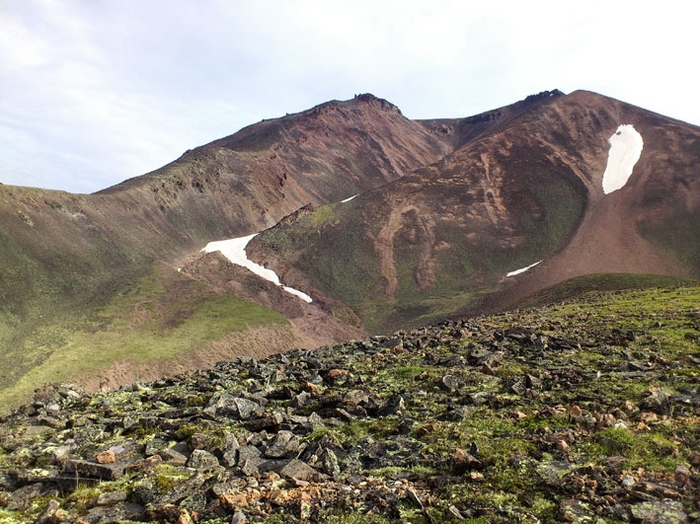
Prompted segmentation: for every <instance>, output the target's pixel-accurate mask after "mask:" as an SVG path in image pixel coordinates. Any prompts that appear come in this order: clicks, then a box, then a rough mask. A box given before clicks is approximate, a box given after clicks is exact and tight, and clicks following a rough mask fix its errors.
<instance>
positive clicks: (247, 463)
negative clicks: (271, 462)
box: [236, 446, 265, 477]
mask: <svg viewBox="0 0 700 524" xmlns="http://www.w3.org/2000/svg"><path fill="white" fill-rule="evenodd" d="M261 455H262V453H261V452H260V450H259V449H258V448H256V447H255V446H243V447H241V448H240V449H239V450H238V452H237V457H238V458H237V460H236V466H238V467H239V468H240V469H241V471H242V472H243V474H244V475H246V476H248V477H250V476H253V475H254V474H255V473H257V472H258V467H259V466H260V465H261V464H262V463H263V462H265V459H264V458H262V456H261Z"/></svg>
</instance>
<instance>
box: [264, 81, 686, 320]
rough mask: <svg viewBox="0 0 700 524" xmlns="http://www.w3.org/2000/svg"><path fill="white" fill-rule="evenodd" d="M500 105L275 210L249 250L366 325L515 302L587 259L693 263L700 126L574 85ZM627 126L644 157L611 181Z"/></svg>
mask: <svg viewBox="0 0 700 524" xmlns="http://www.w3.org/2000/svg"><path fill="white" fill-rule="evenodd" d="M504 114H505V111H504V112H496V113H494V120H491V121H490V122H491V125H490V126H489V127H488V129H487V130H486V131H485V132H483V133H480V134H478V135H476V136H471V137H468V138H466V139H457V140H456V141H455V143H456V144H457V145H456V147H455V150H454V151H452V152H451V153H449V154H447V155H445V157H444V158H442V159H441V160H440V161H438V162H435V163H433V164H431V165H429V166H426V167H423V168H420V169H417V170H415V171H413V172H412V173H410V174H408V175H406V176H404V177H401V178H400V179H397V180H395V181H393V182H389V183H387V184H385V185H384V186H382V187H381V188H377V189H373V190H369V191H366V192H364V193H362V194H361V195H359V196H358V197H357V198H355V199H353V200H351V201H348V202H341V203H334V204H330V205H327V206H322V207H320V208H318V209H314V210H312V209H310V208H309V209H306V210H304V211H303V212H300V213H297V214H296V215H294V217H293V218H290V219H288V220H285V221H282V222H280V223H279V224H278V225H276V226H275V227H273V228H271V229H269V230H267V231H265V232H263V233H262V234H261V235H259V236H258V237H256V238H255V239H254V240H253V242H252V244H251V246H250V248H251V249H250V251H251V257H252V258H253V259H255V260H264V261H265V262H266V263H267V264H268V265H269V266H270V267H271V268H273V269H274V270H275V271H276V272H277V273H278V274H279V275H280V276H281V278H282V280H284V281H285V282H288V283H289V285H292V286H296V287H298V288H300V289H305V290H307V291H308V292H310V293H311V294H312V295H313V296H328V297H332V298H333V299H336V300H340V301H342V302H343V303H345V304H348V305H350V306H351V307H352V308H353V309H354V310H355V311H356V312H357V314H358V315H359V316H360V318H361V319H362V320H363V322H364V324H365V326H366V327H367V328H368V329H369V330H370V331H373V332H386V331H391V330H394V329H399V328H402V327H405V326H407V325H413V326H416V325H419V324H420V323H425V322H427V321H434V320H437V319H439V318H444V317H445V316H458V315H466V314H478V313H482V312H484V311H494V310H499V309H502V308H504V307H512V306H516V305H517V304H518V302H519V301H520V300H522V299H524V298H526V297H527V296H529V295H531V294H532V293H535V292H536V291H538V290H540V289H543V288H545V287H548V286H551V285H553V284H556V283H558V282H561V281H564V280H567V279H570V278H574V277H578V276H582V275H587V274H597V273H640V274H659V275H674V276H685V277H691V278H698V276H700V176H699V174H700V173H699V172H698V169H697V165H698V157H699V155H700V129H698V128H697V127H694V126H690V125H687V124H684V123H682V122H678V121H674V120H670V119H668V118H665V117H662V116H660V115H656V114H654V113H650V112H648V111H645V110H642V109H639V108H636V107H633V106H630V105H628V104H624V103H622V102H619V101H616V100H612V99H609V98H606V97H603V96H600V95H597V94H593V93H588V92H583V91H579V92H575V93H572V94H570V95H568V96H561V95H560V94H558V93H544V94H543V95H540V96H539V97H536V100H534V101H532V102H531V103H530V104H524V107H522V108H521V110H520V111H518V112H517V113H516V115H515V116H510V115H509V116H508V117H506V116H500V117H499V115H504ZM460 124H462V123H461V122H459V121H456V122H455V123H452V124H447V123H445V124H444V126H445V128H444V129H445V133H447V134H450V133H454V134H458V133H459V131H460ZM424 125H426V126H427V127H429V128H430V127H431V126H434V125H435V123H434V122H425V123H424ZM621 126H622V127H621ZM623 132H625V133H627V132H630V133H636V135H633V137H637V136H641V140H642V141H643V147H642V151H641V156H639V157H638V160H637V161H636V163H635V164H634V165H633V172H632V176H631V177H630V178H629V180H628V181H627V182H626V184H624V186H623V187H622V188H621V189H618V190H617V191H611V192H608V193H606V192H605V191H604V190H603V175H604V174H605V173H606V165H607V164H608V163H609V162H611V163H613V162H614V161H615V160H616V159H615V158H613V156H612V155H611V156H610V158H611V161H609V156H608V154H609V152H610V151H611V143H610V142H609V139H610V137H618V136H619V135H621V134H622V133H623ZM621 146H622V147H623V148H624V149H626V150H628V149H629V150H631V147H632V146H630V145H628V144H627V143H622V144H621ZM617 160H618V161H619V159H617ZM614 175H615V171H614V170H612V174H611V175H610V176H611V177H612V178H614ZM535 264H536V265H535ZM531 266H532V267H531ZM528 267H531V269H529V270H528V271H523V272H522V273H520V274H518V270H520V269H524V268H528ZM511 273H515V274H511ZM509 274H511V275H509Z"/></svg>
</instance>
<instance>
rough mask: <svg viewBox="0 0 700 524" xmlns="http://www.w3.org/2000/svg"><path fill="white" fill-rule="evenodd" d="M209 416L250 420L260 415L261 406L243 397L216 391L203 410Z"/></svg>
mask: <svg viewBox="0 0 700 524" xmlns="http://www.w3.org/2000/svg"><path fill="white" fill-rule="evenodd" d="M203 412H204V413H205V414H206V415H208V416H210V417H211V418H217V417H228V418H233V419H237V420H250V419H251V418H253V417H256V416H260V415H262V407H261V406H260V405H259V404H257V403H256V402H253V401H252V400H248V399H245V398H240V397H234V396H233V395H231V394H229V393H226V392H221V391H219V392H216V393H214V395H213V396H212V398H211V399H210V400H209V405H208V406H207V407H206V408H204V411H203Z"/></svg>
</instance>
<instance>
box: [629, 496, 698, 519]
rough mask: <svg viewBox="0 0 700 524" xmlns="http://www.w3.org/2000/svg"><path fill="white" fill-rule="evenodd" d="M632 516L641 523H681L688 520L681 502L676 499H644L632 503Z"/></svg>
mask: <svg viewBox="0 0 700 524" xmlns="http://www.w3.org/2000/svg"><path fill="white" fill-rule="evenodd" d="M630 511H631V513H632V518H633V519H634V520H635V521H636V522H641V523H642V524H681V523H683V522H688V515H687V514H686V513H685V511H684V510H683V503H682V502H679V501H676V500H663V501H645V502H639V503H637V504H633V505H632V507H631V508H630Z"/></svg>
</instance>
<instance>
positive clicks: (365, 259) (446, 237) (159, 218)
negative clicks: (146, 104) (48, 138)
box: [0, 91, 700, 406]
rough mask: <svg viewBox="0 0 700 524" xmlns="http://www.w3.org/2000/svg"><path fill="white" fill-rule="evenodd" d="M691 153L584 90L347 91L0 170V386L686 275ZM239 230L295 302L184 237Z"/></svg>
mask: <svg viewBox="0 0 700 524" xmlns="http://www.w3.org/2000/svg"><path fill="white" fill-rule="evenodd" d="M621 126H622V127H621ZM634 132H636V133H637V134H638V135H639V136H641V141H642V142H643V146H642V150H641V155H640V156H639V157H638V159H636V160H635V161H634V162H633V172H632V176H631V177H630V178H629V180H628V181H626V183H623V184H622V186H621V188H620V189H617V190H616V191H612V192H608V193H605V192H604V191H603V189H602V188H603V180H602V178H603V174H604V173H605V172H606V166H607V165H608V164H610V165H611V166H613V168H611V171H610V173H611V174H610V175H609V181H608V183H611V182H610V181H613V182H614V183H618V184H619V177H620V175H619V173H618V171H620V169H622V168H623V167H624V164H625V162H629V160H630V155H631V156H634V155H633V153H634V151H632V152H631V153H628V154H622V157H621V158H617V157H615V156H614V155H611V156H610V159H611V160H609V159H608V154H609V152H610V151H611V143H612V142H614V141H615V140H612V141H610V140H609V139H611V137H616V136H618V137H619V138H618V139H617V141H618V142H620V144H621V145H622V147H623V149H624V148H627V149H630V150H634V148H635V147H636V146H635V143H636V142H635V140H638V139H636V138H635V137H636V136H637V135H635V134H634ZM617 133H619V135H618V134H617ZM617 149H618V150H619V148H617ZM698 156H700V129H698V128H697V127H695V126H691V125H688V124H685V123H683V122H679V121H676V120H672V119H669V118H666V117H663V116H661V115H657V114H654V113H651V112H648V111H646V110H643V109H640V108H636V107H633V106H630V105H628V104H624V103H623V102H620V101H616V100H612V99H610V98H606V97H603V96H600V95H597V94H594V93H588V92H583V91H579V92H575V93H572V94H570V95H564V94H563V93H561V92H559V91H551V92H543V93H540V94H538V95H533V96H530V97H527V98H526V99H524V100H522V101H520V102H517V103H515V104H513V105H510V106H507V107H503V108H500V109H495V110H493V111H489V112H486V113H483V114H480V115H475V116H472V117H467V118H456V119H439V120H424V121H412V120H410V119H407V118H406V117H405V116H403V115H402V113H401V111H400V110H399V109H398V108H397V107H395V106H394V105H392V104H391V103H389V102H387V101H386V100H382V99H380V98H377V97H374V96H372V95H358V96H356V97H355V98H354V99H352V100H348V101H332V102H328V103H325V104H321V105H319V106H317V107H315V108H312V109H310V110H308V111H304V112H301V113H297V114H293V115H287V116H285V117H281V118H276V119H272V120H266V121H263V122H259V123H257V124H254V125H251V126H248V127H246V128H244V129H242V130H240V131H239V132H237V133H235V134H234V135H231V136H229V137H226V138H223V139H220V140H217V141H215V142H212V143H210V144H207V145H205V146H202V147H199V148H196V149H194V150H191V151H187V152H186V153H185V154H183V155H182V157H180V158H179V159H178V160H176V161H175V162H173V163H171V164H169V165H167V166H164V167H163V168H161V169H159V170H157V171H154V172H152V173H148V174H146V175H143V176H141V177H137V178H134V179H130V180H127V181H125V182H123V183H121V184H118V185H116V186H114V187H111V188H108V189H105V190H103V191H100V192H98V193H95V194H92V195H76V194H69V193H65V192H60V191H48V190H41V189H34V188H23V187H14V186H5V185H3V186H0V245H2V250H0V298H1V299H2V300H1V301H0V315H1V317H0V355H1V359H2V360H1V361H2V363H3V366H2V372H0V404H4V405H5V406H12V405H16V404H17V403H18V402H20V401H21V400H23V399H26V398H28V395H29V394H30V393H31V391H33V390H34V389H35V388H37V387H39V386H40V385H41V384H43V383H44V382H48V381H55V380H66V379H71V380H77V381H80V382H81V383H83V384H84V385H87V386H88V387H89V388H91V389H95V388H99V387H100V386H102V387H105V388H109V387H115V386H116V385H119V384H123V383H127V382H130V381H131V380H135V379H141V380H145V379H154V378H157V377H158V376H160V375H162V374H165V373H173V372H177V371H184V370H185V369H191V368H195V367H202V366H206V365H209V364H213V363H215V362H216V361H217V360H225V359H229V358H230V357H231V356H232V355H241V354H244V355H253V356H256V357H261V356H265V355H269V354H272V353H276V352H280V351H285V350H288V349H291V348H294V347H307V348H310V347H317V346H319V345H325V344H333V343H338V342H342V341H346V340H349V339H352V338H360V337H362V336H364V335H365V334H367V333H368V332H371V333H380V332H388V331H391V330H394V329H399V328H404V327H409V326H415V325H418V324H421V323H425V322H428V321H430V320H435V319H439V318H445V317H453V316H460V315H465V314H475V313H482V312H486V311H496V310H500V309H503V308H505V307H513V306H517V305H518V304H520V303H524V302H523V301H527V300H531V299H532V297H533V296H536V295H537V294H538V293H539V292H540V291H541V290H543V289H546V288H549V287H550V286H552V285H554V284H557V283H559V282H561V281H565V280H567V279H570V278H573V277H577V276H581V275H586V274H609V273H628V274H637V273H641V274H655V275H667V276H675V277H679V278H698V276H699V275H700V248H699V247H698V246H699V245H700V243H699V242H698V239H699V238H700V231H699V226H698V224H700V220H699V219H700V217H699V216H698V209H699V206H700V188H699V184H700V180H699V177H698V172H697V163H698ZM633 160H634V159H633ZM618 164H619V166H618ZM620 166H622V167H620ZM255 233H260V234H258V235H257V236H255V237H254V238H253V239H252V240H251V241H250V242H249V243H248V245H247V247H246V253H247V255H248V257H249V258H251V259H252V260H253V261H255V262H259V263H261V264H263V265H266V266H268V268H270V269H273V270H274V271H275V272H276V274H277V275H279V277H280V278H281V280H282V282H283V283H284V284H286V285H288V286H291V287H292V288H296V289H298V290H301V291H303V292H304V293H307V294H308V295H310V296H311V299H312V300H311V302H305V301H303V300H300V299H299V298H298V297H295V296H294V295H291V294H290V293H287V292H286V291H285V290H284V289H282V288H280V287H279V286H277V285H275V284H274V283H271V282H268V281H266V280H263V279H261V278H259V277H257V276H256V275H254V274H253V273H251V272H250V271H248V270H246V269H244V268H242V267H240V266H236V265H232V264H231V263H230V262H229V261H228V260H227V259H226V258H225V257H224V256H223V255H222V254H221V253H219V252H211V253H207V252H202V251H201V250H202V248H204V247H205V246H207V244H208V243H209V242H211V241H220V240H225V239H229V238H235V237H244V236H248V235H252V234H255ZM537 262H539V264H538V265H537V266H534V267H532V268H531V269H530V270H528V271H524V272H522V273H519V274H515V275H512V276H507V275H509V274H510V273H512V272H514V271H516V270H519V269H522V268H526V267H529V266H531V265H532V264H535V263H537ZM591 285H594V284H591Z"/></svg>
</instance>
